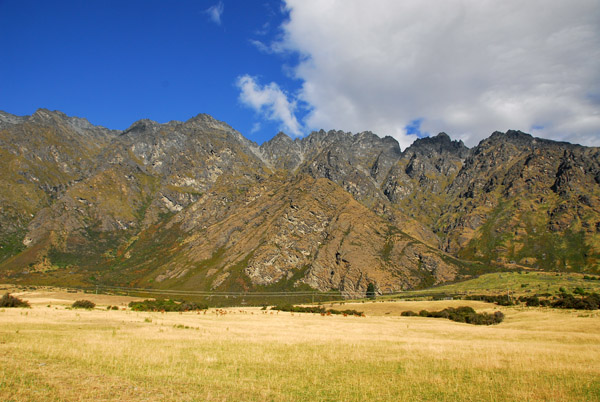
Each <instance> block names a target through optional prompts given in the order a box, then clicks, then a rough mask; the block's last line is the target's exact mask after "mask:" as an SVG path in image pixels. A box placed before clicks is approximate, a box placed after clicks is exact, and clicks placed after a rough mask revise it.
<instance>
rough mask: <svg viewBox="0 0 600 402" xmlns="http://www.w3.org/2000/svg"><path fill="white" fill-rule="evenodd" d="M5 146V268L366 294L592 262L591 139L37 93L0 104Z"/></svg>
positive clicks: (599, 218)
mask: <svg viewBox="0 0 600 402" xmlns="http://www.w3.org/2000/svg"><path fill="white" fill-rule="evenodd" d="M0 153H1V155H2V158H1V159H0V163H2V167H3V171H4V172H6V174H5V175H3V177H0V189H1V190H2V192H1V193H0V197H1V198H0V207H1V209H0V223H1V226H0V246H1V248H0V277H1V278H2V279H3V280H7V281H23V282H29V283H34V282H35V283H53V284H71V285H80V286H81V285H86V284H92V283H103V284H113V285H124V286H141V287H158V288H173V289H188V290H219V291H223V290H240V291H252V290H261V289H265V290H268V289H304V288H313V289H318V290H323V291H325V290H329V289H337V290H339V291H341V292H342V293H343V294H346V295H361V294H364V292H365V291H366V287H367V284H368V283H369V282H373V283H375V284H376V287H377V289H378V290H379V291H380V292H391V291H398V290H401V289H409V288H415V287H424V286H430V285H432V284H437V283H442V282H446V281H453V280H456V279H460V278H463V277H467V276H468V275H472V274H474V273H478V272H484V271H493V270H499V269H500V270H502V269H506V268H507V267H511V266H512V267H514V266H529V267H532V268H539V269H545V270H575V271H596V272H597V271H598V270H599V257H600V234H599V233H600V150H599V149H598V148H589V147H582V146H578V145H572V144H566V143H558V142H553V141H549V140H542V139H536V138H533V137H531V136H530V135H528V134H524V133H521V132H518V131H509V132H507V133H499V132H497V133H494V134H493V135H492V136H491V137H489V138H488V139H486V140H484V141H482V142H481V143H480V144H479V145H478V146H477V147H475V148H472V149H468V148H466V147H465V146H464V144H462V142H458V141H452V140H451V139H450V137H449V136H448V135H446V134H445V133H440V134H439V135H437V136H435V137H430V138H423V139H419V140H417V141H415V143H414V144H413V145H411V146H410V147H408V148H407V149H405V150H404V151H401V150H400V148H399V146H398V143H397V142H396V141H395V140H394V139H392V138H390V137H385V138H380V137H378V136H376V135H375V134H372V133H370V132H363V133H359V134H355V135H353V134H350V133H344V132H341V131H329V132H325V131H318V132H314V133H312V134H310V135H309V136H307V137H305V138H302V139H294V140H292V139H291V138H289V137H288V136H287V135H285V134H284V133H279V134H278V135H277V136H276V137H274V138H273V139H272V140H270V141H268V142H266V143H264V144H262V145H261V146H260V147H259V146H257V145H256V144H254V143H252V142H251V141H248V140H247V139H245V138H244V137H243V136H242V135H241V134H240V133H238V132H237V131H235V130H234V129H233V128H231V127H230V126H229V125H227V124H226V123H223V122H219V121H217V120H215V119H213V118H212V117H210V116H208V115H203V114H200V115H198V116H196V117H194V118H192V119H190V120H188V121H186V122H177V121H171V122H169V123H165V124H159V123H156V122H153V121H150V120H140V121H138V122H135V123H134V124H132V126H131V127H129V128H128V129H127V130H124V131H123V132H118V131H111V130H108V129H105V128H101V127H95V126H93V125H91V124H89V123H88V122H87V121H86V120H84V119H78V118H73V117H68V116H66V115H64V114H62V113H60V112H50V111H47V110H43V109H40V110H39V111H38V112H36V113H35V114H34V115H32V116H25V117H18V116H13V115H9V114H7V113H3V112H2V113H0ZM468 261H475V262H468Z"/></svg>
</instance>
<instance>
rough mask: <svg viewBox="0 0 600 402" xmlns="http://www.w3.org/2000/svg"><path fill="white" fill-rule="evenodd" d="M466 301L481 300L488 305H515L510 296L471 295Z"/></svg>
mask: <svg viewBox="0 0 600 402" xmlns="http://www.w3.org/2000/svg"><path fill="white" fill-rule="evenodd" d="M465 299H466V300H479V301H484V302H487V303H495V304H497V305H499V306H513V305H514V304H515V303H514V302H513V300H512V299H511V298H510V297H509V296H508V295H499V296H491V295H469V296H467V297H465Z"/></svg>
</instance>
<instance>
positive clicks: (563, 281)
mask: <svg viewBox="0 0 600 402" xmlns="http://www.w3.org/2000/svg"><path fill="white" fill-rule="evenodd" d="M591 277H594V278H596V277H598V275H592V274H591ZM577 287H580V288H582V289H583V290H585V291H586V292H596V293H600V280H588V279H584V275H583V274H575V273H554V272H541V271H520V272H498V273H493V274H484V275H481V276H479V277H477V278H474V279H470V280H467V281H463V282H457V283H451V284H448V285H442V286H436V287H433V288H428V289H423V290H414V291H408V292H403V293H402V294H400V295H396V296H388V298H397V297H411V296H415V297H418V296H420V295H428V294H443V293H447V294H507V292H510V295H511V296H533V295H534V294H543V293H551V294H553V295H554V294H557V293H559V290H560V288H563V289H565V291H567V292H569V293H572V292H573V290H574V289H575V288H577Z"/></svg>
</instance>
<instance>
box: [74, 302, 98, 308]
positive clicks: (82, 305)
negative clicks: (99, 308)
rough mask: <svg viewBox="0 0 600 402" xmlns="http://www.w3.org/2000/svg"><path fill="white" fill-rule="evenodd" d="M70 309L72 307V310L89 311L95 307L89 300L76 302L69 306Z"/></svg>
mask: <svg viewBox="0 0 600 402" xmlns="http://www.w3.org/2000/svg"><path fill="white" fill-rule="evenodd" d="M71 307H73V308H85V309H88V310H91V309H93V308H94V307H96V303H94V302H91V301H89V300H77V301H76V302H75V303H73V304H72V305H71Z"/></svg>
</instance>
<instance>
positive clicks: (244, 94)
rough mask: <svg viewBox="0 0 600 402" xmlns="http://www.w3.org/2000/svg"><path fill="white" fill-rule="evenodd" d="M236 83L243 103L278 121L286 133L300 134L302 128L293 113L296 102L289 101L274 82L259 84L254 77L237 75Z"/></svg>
mask: <svg viewBox="0 0 600 402" xmlns="http://www.w3.org/2000/svg"><path fill="white" fill-rule="evenodd" d="M236 85H237V86H238V88H239V89H240V90H241V92H240V101H241V102H242V103H243V104H244V105H246V106H249V107H250V108H252V109H254V110H255V111H256V112H257V113H259V114H260V115H262V116H263V117H265V118H267V119H269V120H272V121H277V122H279V123H280V129H281V130H283V131H285V132H286V133H287V134H290V135H293V136H300V135H302V128H301V126H300V124H299V123H298V120H297V119H296V116H295V115H294V111H295V109H296V102H295V101H289V100H288V96H287V95H286V94H285V93H284V92H283V91H282V90H281V88H279V86H278V85H277V84H276V83H274V82H271V83H270V84H268V85H264V86H261V85H260V84H258V83H257V82H256V79H255V78H254V77H251V76H249V75H244V76H241V77H238V79H237V82H236Z"/></svg>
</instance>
